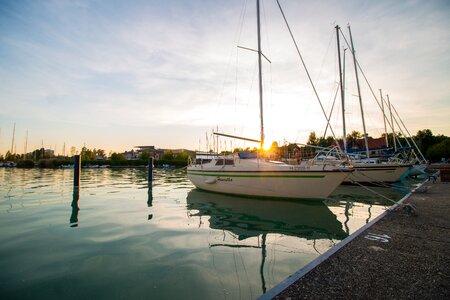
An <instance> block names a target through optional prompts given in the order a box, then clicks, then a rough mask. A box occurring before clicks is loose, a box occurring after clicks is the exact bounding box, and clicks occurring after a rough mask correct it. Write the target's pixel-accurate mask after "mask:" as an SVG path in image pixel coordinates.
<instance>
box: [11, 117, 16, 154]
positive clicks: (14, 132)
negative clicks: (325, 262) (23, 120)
mask: <svg viewBox="0 0 450 300" xmlns="http://www.w3.org/2000/svg"><path fill="white" fill-rule="evenodd" d="M15 134H16V123H14V127H13V135H12V141H11V154H13V153H14V136H15Z"/></svg>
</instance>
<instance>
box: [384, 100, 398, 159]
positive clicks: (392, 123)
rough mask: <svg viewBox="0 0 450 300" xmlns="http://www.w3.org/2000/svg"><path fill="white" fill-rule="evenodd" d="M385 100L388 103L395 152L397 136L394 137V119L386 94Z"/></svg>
mask: <svg viewBox="0 0 450 300" xmlns="http://www.w3.org/2000/svg"><path fill="white" fill-rule="evenodd" d="M386 98H387V101H388V107H389V113H390V115H391V125H392V139H393V140H394V151H397V142H396V139H397V136H396V135H395V129H394V118H393V116H392V109H391V101H390V100H389V95H387V94H386Z"/></svg>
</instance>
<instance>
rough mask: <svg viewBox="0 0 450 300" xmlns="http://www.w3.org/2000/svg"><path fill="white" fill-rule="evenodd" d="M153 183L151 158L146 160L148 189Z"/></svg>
mask: <svg viewBox="0 0 450 300" xmlns="http://www.w3.org/2000/svg"><path fill="white" fill-rule="evenodd" d="M152 182H153V157H149V158H148V188H149V189H151V188H152Z"/></svg>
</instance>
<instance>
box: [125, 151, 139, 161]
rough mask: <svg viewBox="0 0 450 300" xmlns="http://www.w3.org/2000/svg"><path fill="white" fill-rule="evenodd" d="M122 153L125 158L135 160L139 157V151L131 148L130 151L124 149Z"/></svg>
mask: <svg viewBox="0 0 450 300" xmlns="http://www.w3.org/2000/svg"><path fill="white" fill-rule="evenodd" d="M123 155H124V156H125V158H126V159H127V160H136V159H138V157H139V153H138V152H137V151H134V150H131V151H125V152H124V153H123Z"/></svg>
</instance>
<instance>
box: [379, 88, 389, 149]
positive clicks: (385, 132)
mask: <svg viewBox="0 0 450 300" xmlns="http://www.w3.org/2000/svg"><path fill="white" fill-rule="evenodd" d="M380 99H381V112H382V113H383V122H384V138H385V139H386V148H389V139H388V133H387V129H386V114H385V113H384V99H383V94H382V92H381V89H380Z"/></svg>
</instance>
